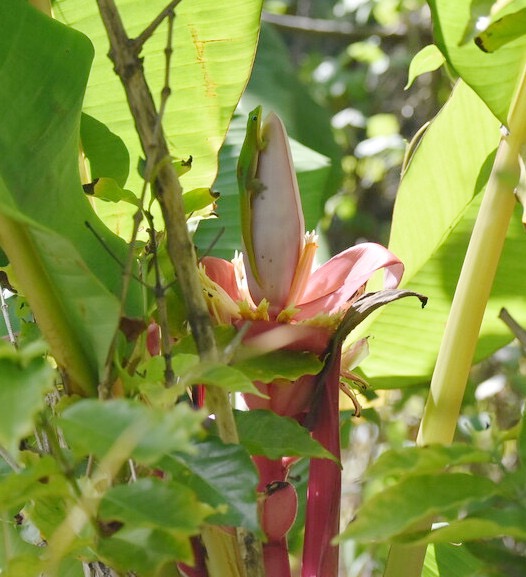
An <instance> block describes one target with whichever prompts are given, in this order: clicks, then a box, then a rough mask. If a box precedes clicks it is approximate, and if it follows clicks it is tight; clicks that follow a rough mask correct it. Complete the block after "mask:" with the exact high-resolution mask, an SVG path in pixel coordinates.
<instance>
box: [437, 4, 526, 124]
mask: <svg viewBox="0 0 526 577" xmlns="http://www.w3.org/2000/svg"><path fill="white" fill-rule="evenodd" d="M429 6H430V7H431V13H432V17H433V26H434V35H435V40H436V43H437V45H438V47H439V48H440V50H441V51H442V52H443V54H444V56H445V57H446V59H447V61H448V64H449V65H450V66H451V67H452V69H453V70H454V71H455V72H456V73H457V74H458V75H459V76H460V77H461V78H462V79H463V80H464V81H465V82H466V83H467V84H469V85H470V86H471V88H473V90H475V92H476V93H477V94H478V95H479V96H480V97H481V98H482V100H483V101H484V102H485V103H486V104H487V105H488V107H489V109H490V110H491V111H492V112H493V114H495V116H496V117H497V118H498V119H499V120H500V121H501V123H502V124H504V125H506V124H507V120H508V112H509V108H510V105H511V102H512V98H513V94H514V92H515V89H516V87H517V83H518V80H519V78H520V75H521V73H522V71H523V68H524V52H525V50H526V35H522V36H519V37H517V38H516V39H515V40H513V41H512V42H509V43H507V44H505V45H503V46H501V47H500V48H499V49H498V50H496V51H495V52H492V53H487V52H484V51H483V50H481V49H480V48H479V47H478V46H477V45H476V44H475V42H474V40H472V39H470V38H473V36H475V34H476V25H477V20H478V18H479V17H483V16H487V17H489V15H490V9H491V2H490V3H488V2H485V3H484V4H483V5H481V3H480V2H471V1H469V0H459V1H456V2H451V1H450V0H430V1H429ZM472 10H473V13H472ZM466 23H468V24H467V28H466Z"/></svg>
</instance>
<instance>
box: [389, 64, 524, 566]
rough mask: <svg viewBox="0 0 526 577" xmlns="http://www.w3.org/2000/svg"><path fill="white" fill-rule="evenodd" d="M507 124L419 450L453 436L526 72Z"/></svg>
mask: <svg viewBox="0 0 526 577" xmlns="http://www.w3.org/2000/svg"><path fill="white" fill-rule="evenodd" d="M508 125H509V128H510V132H509V134H508V135H506V136H504V137H503V138H502V140H501V143H500V145H499V149H498V151H497V156H496V158H495V162H494V165H493V170H492V172H491V175H490V178H489V181H488V185H487V187H486V192H485V194H484V198H483V201H482V204H481V206H480V210H479V214H478V216H477V221H476V223H475V226H474V228H473V233H472V235H471V240H470V243H469V246H468V250H467V253H466V257H465V259H464V264H463V266H462V271H461V273H460V278H459V281H458V284H457V289H456V291H455V296H454V298H453V303H452V305H451V311H450V313H449V318H448V321H447V324H446V328H445V332H444V337H443V339H442V344H441V347H440V351H439V353H438V358H437V363H436V366H435V371H434V373H433V377H432V380H431V388H430V392H429V396H428V399H427V403H426V406H425V409H424V415H423V418H422V422H421V424H420V430H419V433H418V438H417V444H418V445H420V446H425V445H429V444H432V443H440V444H445V445H448V444H450V443H451V442H452V440H453V436H454V433H455V428H456V424H457V420H458V416H459V414H460V408H461V404H462V399H463V397H464V391H465V388H466V383H467V379H468V375H469V371H470V369H471V364H472V361H473V355H474V352H475V347H476V344H477V340H478V335H479V331H480V326H481V323H482V317H483V315H484V311H485V308H486V304H487V301H488V298H489V295H490V292H491V287H492V285H493V280H494V278H495V273H496V270H497V265H498V263H499V259H500V255H501V252H502V248H503V245H504V240H505V238H506V233H507V230H508V226H509V223H510V220H511V216H512V214H513V210H514V208H515V203H516V201H515V196H514V188H515V185H516V184H517V182H518V178H519V154H520V150H521V146H522V145H523V144H524V142H526V69H525V70H524V71H523V75H522V78H521V79H520V83H519V86H518V90H517V93H516V97H515V100H514V101H513V103H512V106H511V108H510V114H509V122H508ZM429 526H430V522H429V523H428V524H427V527H428V528H429ZM422 528H424V529H425V528H426V527H422ZM425 550H426V547H425V546H413V547H407V546H393V547H392V548H391V552H390V555H389V559H388V562H387V567H386V571H385V573H384V577H401V576H402V575H403V577H416V576H419V575H420V574H421V571H422V563H423V559H424V556H425Z"/></svg>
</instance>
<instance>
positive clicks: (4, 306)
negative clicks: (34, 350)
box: [0, 287, 16, 347]
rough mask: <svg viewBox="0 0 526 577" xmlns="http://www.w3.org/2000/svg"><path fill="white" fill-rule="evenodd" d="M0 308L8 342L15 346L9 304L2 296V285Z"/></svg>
mask: <svg viewBox="0 0 526 577" xmlns="http://www.w3.org/2000/svg"><path fill="white" fill-rule="evenodd" d="M0 308H1V309H2V316H3V317H4V323H5V326H6V329H7V335H8V337H9V342H10V343H11V344H12V345H13V346H15V347H16V337H15V333H14V332H13V326H12V325H11V319H10V318H9V305H8V304H7V302H6V300H5V298H4V289H3V288H2V287H0Z"/></svg>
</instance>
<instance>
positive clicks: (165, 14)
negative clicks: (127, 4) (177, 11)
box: [132, 0, 181, 54]
mask: <svg viewBox="0 0 526 577" xmlns="http://www.w3.org/2000/svg"><path fill="white" fill-rule="evenodd" d="M179 2H181V0H172V1H171V2H170V4H168V6H166V8H163V9H162V10H161V12H159V14H158V15H157V16H156V17H155V18H154V19H153V20H152V21H151V23H150V24H148V26H147V27H146V28H145V29H144V30H143V31H142V32H141V33H140V34H139V36H137V38H135V39H134V40H132V44H133V48H134V50H135V51H136V53H137V54H138V53H139V52H140V51H141V50H142V47H143V45H144V43H145V42H146V41H147V40H149V39H150V38H151V36H152V34H153V33H154V32H155V31H156V30H157V28H158V27H159V26H160V25H161V24H162V22H163V20H164V19H165V18H169V17H170V14H171V15H172V20H173V11H174V8H175V7H176V6H177V5H178V4H179Z"/></svg>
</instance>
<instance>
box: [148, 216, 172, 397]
mask: <svg viewBox="0 0 526 577" xmlns="http://www.w3.org/2000/svg"><path fill="white" fill-rule="evenodd" d="M144 214H145V216H146V220H147V221H148V226H149V229H148V232H149V235H150V250H151V254H152V262H153V267H154V273H155V289H154V294H155V301H156V303H157V314H158V317H159V326H160V327H161V354H162V356H163V358H164V363H165V367H164V380H165V383H166V386H167V387H172V386H173V384H174V382H175V375H174V371H173V368H172V352H171V351H172V345H171V343H170V333H169V328H168V327H169V324H168V309H167V306H166V288H165V287H164V286H163V284H162V275H161V268H160V266H159V258H158V252H157V249H158V247H157V237H156V232H155V227H154V223H153V216H152V214H151V213H150V212H149V211H145V213H144Z"/></svg>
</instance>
